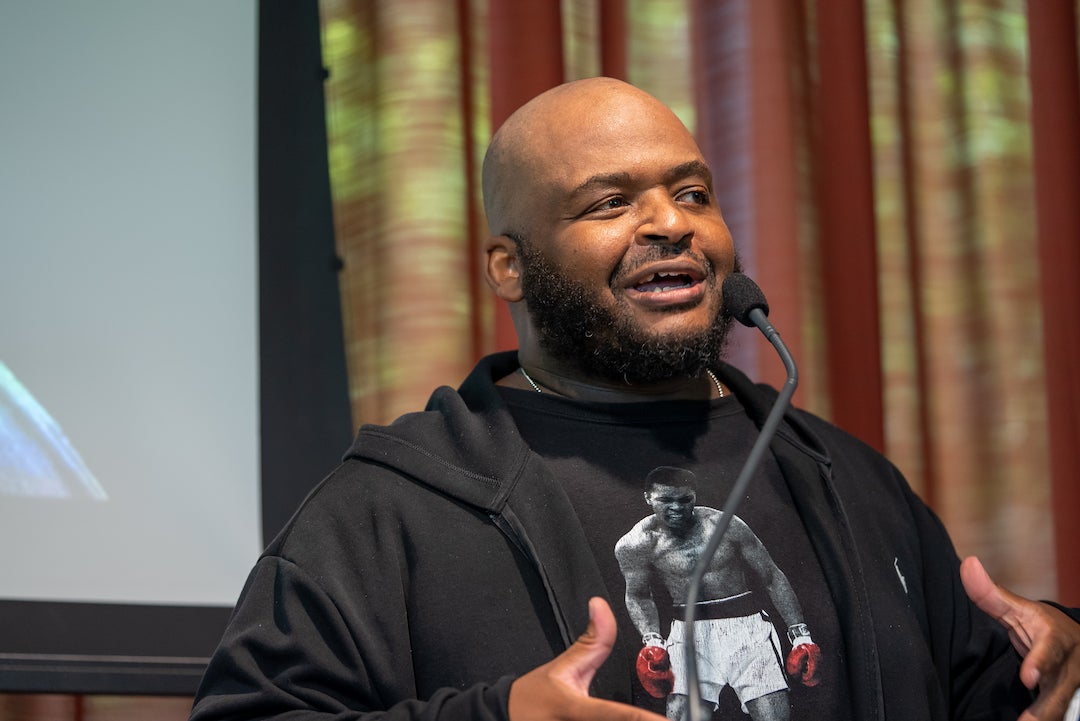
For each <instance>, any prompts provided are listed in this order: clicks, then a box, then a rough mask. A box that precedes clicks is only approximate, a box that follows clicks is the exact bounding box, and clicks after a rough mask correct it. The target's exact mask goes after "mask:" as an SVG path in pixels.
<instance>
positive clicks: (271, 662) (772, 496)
mask: <svg viewBox="0 0 1080 721" xmlns="http://www.w3.org/2000/svg"><path fill="white" fill-rule="evenodd" d="M483 174H484V178H483V180H484V193H485V209H486V212H487V217H488V223H489V226H490V228H491V231H492V233H493V237H492V238H491V240H490V242H489V244H488V247H487V265H486V277H487V280H488V283H489V284H490V285H491V287H492V288H493V290H494V292H495V293H496V294H497V295H498V296H499V297H500V298H502V299H504V300H506V301H507V302H509V303H510V307H511V313H512V317H513V320H514V323H515V327H516V330H517V333H518V336H519V341H520V348H519V351H518V352H517V353H516V354H515V353H504V354H499V355H496V356H492V357H489V358H485V359H483V360H482V361H481V362H480V363H479V364H478V365H477V367H476V368H475V369H474V371H473V372H472V373H471V374H470V376H469V377H468V378H467V379H466V380H465V382H464V383H463V384H462V386H461V388H460V389H459V390H457V391H454V390H452V389H449V388H440V389H438V390H436V392H435V393H434V394H433V396H432V398H431V400H430V401H429V404H428V407H427V409H426V410H424V411H423V412H420V413H415V414H409V415H406V416H404V417H402V418H401V419H399V420H398V421H397V422H395V423H394V424H392V425H391V426H387V427H373V426H369V427H364V428H362V429H361V430H360V432H359V434H358V435H357V439H356V442H355V443H354V444H353V446H352V448H350V449H349V451H348V453H347V454H346V457H345V460H344V461H343V462H342V464H341V465H340V466H339V467H338V468H337V469H335V470H334V471H333V472H332V473H331V474H330V476H328V477H327V478H326V479H325V480H324V481H323V482H322V483H321V484H320V485H319V486H318V488H316V490H314V491H313V492H312V493H311V495H310V496H309V497H308V499H307V500H306V501H305V503H304V505H303V507H302V508H301V509H300V510H299V511H298V512H297V514H296V516H295V517H294V518H293V519H292V521H291V522H290V523H289V525H288V527H287V528H286V529H285V530H284V531H283V532H282V533H281V534H280V535H279V536H278V538H277V539H275V540H274V542H273V543H272V544H271V545H270V546H269V547H268V548H267V550H266V551H265V552H264V554H263V555H262V557H261V558H260V559H259V561H258V563H257V564H256V566H255V568H254V569H253V571H252V573H251V575H250V577H249V579H248V582H247V585H246V586H245V588H244V591H243V593H242V596H241V598H240V600H239V602H238V604H237V607H236V611H235V613H234V615H233V617H232V619H231V620H230V622H229V625H228V628H227V629H226V631H225V634H224V637H223V639H222V642H221V645H220V647H219V649H218V650H217V652H216V653H215V655H214V657H213V658H212V659H211V662H210V665H209V667H208V669H207V672H206V676H205V678H204V681H203V684H202V687H201V689H200V691H199V694H198V696H197V698H196V703H195V708H194V710H193V714H192V718H193V719H195V720H196V721H208V720H210V719H255V718H259V719H266V718H271V719H272V718H279V719H290V721H296V720H298V719H312V720H314V719H367V718H370V719H375V718H379V719H412V718H425V719H439V721H447V720H451V719H454V720H456V719H500V720H502V719H507V718H509V719H512V720H513V721H531V720H532V719H538V720H539V719H553V718H559V719H568V720H571V719H582V720H584V719H593V720H595V719H601V720H609V719H610V720H611V721H614V720H616V719H618V720H627V721H630V720H637V721H646V720H647V719H651V720H652V721H660V719H662V718H663V717H662V716H660V715H658V714H655V713H652V712H651V711H649V710H648V709H647V708H642V707H640V706H648V702H649V697H647V694H642V693H640V684H638V682H637V680H636V673H635V670H634V665H635V662H636V658H637V655H638V651H639V648H638V645H637V643H636V639H635V638H634V636H635V635H636V634H635V632H634V628H633V625H632V623H631V622H630V620H629V616H628V614H627V612H626V609H625V608H620V607H619V606H620V604H619V603H618V599H620V598H621V595H622V594H621V593H617V592H613V590H615V591H617V590H618V589H619V588H620V587H621V585H622V575H621V572H620V570H619V568H618V563H617V562H616V560H615V558H614V557H613V554H612V552H611V549H612V548H614V545H615V543H616V542H617V540H618V538H619V537H620V536H621V535H623V533H624V532H625V529H626V528H628V527H630V526H632V525H633V519H634V516H635V515H637V516H640V510H638V509H639V505H638V504H639V503H640V498H641V495H640V494H641V492H642V491H643V490H644V489H643V488H642V487H641V485H640V484H641V482H642V481H641V480H640V479H644V477H645V474H646V472H647V470H646V469H649V468H654V467H656V466H658V465H673V466H680V467H684V468H687V469H688V470H691V471H694V472H695V473H696V474H697V475H698V476H700V477H702V478H706V477H707V478H710V479H717V483H716V484H715V485H716V488H713V487H712V486H711V485H710V487H709V488H710V490H709V492H710V493H717V494H719V493H722V492H723V487H724V486H725V485H726V479H729V478H730V477H732V475H733V474H734V470H735V469H736V468H737V467H738V466H739V465H741V460H742V458H743V457H745V455H746V451H747V448H748V443H747V441H748V440H751V439H752V438H753V437H755V436H756V432H757V427H758V426H759V425H760V423H761V422H762V421H763V419H764V416H765V414H766V413H767V412H768V409H769V407H770V406H771V401H772V398H773V394H771V393H770V392H768V391H766V390H765V389H763V388H760V387H757V386H755V385H754V384H753V383H751V382H750V381H749V380H748V379H747V378H746V377H745V376H743V375H742V374H741V373H739V372H738V371H737V370H735V369H733V368H731V367H730V366H727V365H725V364H724V363H722V362H721V361H719V360H717V358H718V357H719V354H720V351H721V349H722V346H723V341H724V336H725V332H726V326H727V322H726V318H725V316H724V314H723V313H722V307H721V306H722V303H721V297H720V283H721V281H722V279H723V278H724V277H725V276H726V275H727V274H729V273H731V272H732V271H733V270H734V269H735V256H734V250H733V247H732V241H731V236H730V234H729V233H728V230H727V227H726V225H725V224H724V221H723V218H722V217H721V215H720V211H719V209H718V208H717V206H716V201H715V199H714V197H713V193H712V178H711V176H710V174H709V169H708V166H707V165H706V163H705V162H704V159H703V157H702V154H701V152H700V150H699V149H698V147H697V144H696V143H695V142H694V140H693V137H692V136H691V135H690V133H689V132H688V131H687V130H686V128H685V127H684V126H683V125H682V124H681V123H680V122H679V120H678V119H677V118H676V117H675V116H674V115H673V114H672V113H671V112H670V111H669V110H668V109H667V108H666V107H664V106H663V104H661V103H660V102H658V101H657V100H655V99H654V98H652V97H651V96H649V95H647V94H645V93H643V92H641V91H639V90H637V89H635V88H633V87H631V86H629V85H627V84H625V83H621V82H618V81H615V80H610V79H603V78H598V79H591V80H586V81H580V82H576V83H571V84H567V85H564V86H560V87H558V88H555V89H553V90H551V91H548V92H546V93H544V94H542V95H540V96H539V97H537V98H536V99H534V100H533V101H531V102H530V103H528V104H526V105H525V106H524V107H522V108H521V109H520V110H518V111H517V112H516V113H515V114H514V115H513V116H512V117H511V118H510V119H508V120H507V122H506V123H505V124H504V125H503V127H502V128H501V129H500V130H499V131H498V133H497V134H496V136H495V138H494V139H493V141H492V144H491V147H490V149H489V151H488V156H487V158H486V160H485V163H484V173H483ZM770 450H771V453H770V454H769V458H768V459H767V463H766V464H764V467H763V468H762V470H761V473H760V474H759V476H758V477H757V478H756V479H754V487H753V489H752V490H751V492H750V493H749V494H748V497H747V499H746V504H745V506H744V508H745V510H741V511H740V515H742V516H743V517H744V518H746V519H748V522H749V523H751V525H752V527H753V528H754V529H755V531H756V532H757V533H758V534H759V535H760V536H762V540H763V542H764V543H766V544H767V546H768V548H769V549H770V553H771V554H772V555H773V556H774V557H778V556H782V557H783V559H784V560H783V562H782V564H781V565H783V567H784V568H787V569H793V570H795V571H798V573H797V575H796V574H795V573H791V574H789V575H790V577H791V582H792V584H793V586H794V587H795V588H796V589H797V591H798V594H799V597H800V599H802V600H803V607H804V610H805V611H806V612H807V614H813V615H812V617H811V619H810V620H808V621H807V623H808V624H810V625H811V627H813V628H814V635H815V640H816V641H817V642H818V643H819V644H820V646H821V649H822V654H823V664H824V666H825V667H826V669H828V668H834V669H836V671H835V673H833V674H832V675H831V676H829V675H828V674H827V677H826V678H825V679H824V680H823V681H822V683H821V684H820V685H819V686H817V687H815V688H814V689H813V694H811V695H809V696H808V697H797V695H796V693H795V690H794V689H793V690H792V692H791V701H792V704H793V708H794V710H795V712H796V713H797V714H798V715H799V716H803V717H814V718H844V719H857V720H858V721H872V720H873V719H882V718H886V717H888V718H904V719H911V718H920V719H923V718H925V719H945V718H999V717H1000V718H1006V717H1008V716H1009V715H1010V714H1011V715H1012V716H1014V717H1015V716H1016V715H1017V714H1018V713H1019V712H1020V711H1021V710H1022V709H1023V708H1024V707H1026V706H1027V705H1029V704H1031V703H1032V697H1031V694H1030V692H1029V691H1028V689H1034V688H1035V687H1036V686H1038V688H1039V695H1038V699H1037V700H1036V701H1035V702H1034V705H1033V706H1032V708H1033V710H1034V711H1035V712H1036V713H1037V714H1039V718H1040V719H1047V718H1053V719H1056V718H1060V717H1061V714H1062V712H1063V710H1064V708H1065V704H1066V703H1067V702H1068V698H1069V696H1070V695H1071V694H1072V692H1073V690H1074V689H1075V688H1076V686H1077V684H1078V681H1080V651H1078V647H1080V626H1078V625H1077V624H1076V623H1075V622H1074V621H1073V620H1071V619H1070V618H1069V617H1068V616H1066V615H1065V613H1064V612H1062V611H1060V610H1058V609H1056V608H1053V607H1051V606H1048V605H1045V604H1039V603H1034V602H1030V601H1026V600H1024V599H1019V598H1017V597H1014V596H1012V595H1010V594H1008V593H1007V592H1004V591H1002V590H1000V589H998V588H997V587H995V586H994V585H993V584H992V582H991V581H990V580H989V579H988V578H987V577H986V575H985V573H984V572H983V571H982V569H981V567H979V566H978V565H977V563H970V564H965V567H964V580H965V583H966V585H967V588H968V589H969V591H970V592H971V594H972V597H973V598H975V599H976V600H977V601H978V603H979V604H980V605H981V606H982V607H983V608H986V609H987V610H988V611H989V612H990V614H992V615H993V616H994V617H996V618H999V619H1001V621H1002V623H1003V624H1005V625H1006V626H1007V627H1008V628H1009V631H1010V633H1012V635H1013V636H1014V638H1016V639H1017V644H1018V647H1020V648H1021V652H1022V653H1024V654H1026V656H1024V658H1023V664H1021V663H1020V661H1021V657H1020V655H1018V654H1017V653H1016V652H1015V651H1014V650H1013V649H1012V648H1011V646H1010V643H1009V639H1008V635H1007V634H1006V633H1005V632H1004V631H1003V630H1002V629H1001V628H1000V627H999V626H998V625H996V624H995V623H994V622H993V621H992V619H990V617H989V616H987V615H985V614H983V613H982V612H981V611H979V610H978V609H977V608H976V607H975V606H974V605H973V604H972V603H971V602H970V601H969V600H968V598H967V596H966V595H965V593H964V590H963V587H962V586H961V583H960V581H959V578H958V575H959V574H958V565H959V564H958V561H957V559H956V557H955V553H954V552H953V550H952V547H951V545H950V543H949V541H948V538H947V536H946V535H945V533H944V531H943V530H942V529H941V528H940V525H939V524H938V523H937V521H936V520H935V518H934V516H933V515H932V514H931V513H930V512H929V511H928V510H927V509H926V508H925V506H924V505H923V504H922V503H921V502H920V501H919V500H918V498H917V497H915V495H914V494H913V493H912V492H911V491H910V489H909V488H908V487H907V485H906V484H905V483H904V481H903V479H902V478H901V477H900V475H899V474H898V473H897V472H896V470H895V469H894V468H893V467H892V466H891V465H889V464H888V462H887V461H885V460H884V459H882V458H881V457H880V456H879V455H877V454H875V453H873V452H872V451H871V450H869V449H868V448H866V447H865V446H863V445H862V444H860V443H859V442H858V441H856V440H855V439H853V438H851V437H850V436H847V435H846V434H844V433H842V432H841V431H839V430H838V429H836V428H834V427H832V426H830V425H829V424H827V423H825V422H823V421H821V420H819V419H817V418H814V417H812V416H809V415H807V414H803V413H799V412H792V413H791V414H789V416H788V418H787V419H786V421H785V423H784V427H783V429H782V432H781V433H780V434H778V437H777V439H776V440H775V442H774V443H773V444H772V445H771V447H770ZM634 479H639V480H637V481H635V480H634ZM700 493H702V494H704V493H705V489H701V490H700ZM701 500H702V501H703V502H705V503H707V504H711V505H716V503H715V501H714V499H713V498H712V497H708V496H704V497H702V498H701ZM901 573H902V574H903V576H904V577H905V579H906V580H904V582H903V583H901V579H900V575H901ZM612 604H614V605H615V606H616V608H615V609H614V610H615V612H614V613H613V609H612V608H611V605H612ZM620 626H621V628H622V630H623V632H622V633H617V629H618V628H619V627H620ZM826 656H828V658H825V657H826ZM590 694H591V695H590ZM635 703H637V704H640V706H635V705H634V704H635Z"/></svg>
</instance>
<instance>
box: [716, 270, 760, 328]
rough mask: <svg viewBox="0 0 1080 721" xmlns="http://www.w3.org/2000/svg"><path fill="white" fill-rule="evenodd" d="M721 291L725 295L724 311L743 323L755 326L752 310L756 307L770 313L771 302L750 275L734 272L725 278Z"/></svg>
mask: <svg viewBox="0 0 1080 721" xmlns="http://www.w3.org/2000/svg"><path fill="white" fill-rule="evenodd" d="M721 292H722V293H723V297H724V312H726V313H727V314H728V315H730V316H731V317H732V318H734V319H735V320H737V321H739V322H740V323H742V324H743V325H746V326H750V327H751V328H753V327H754V321H752V320H750V311H752V310H753V309H754V308H760V309H761V312H762V313H764V314H765V315H768V314H769V303H768V302H767V301H766V300H765V294H764V293H762V292H761V288H759V287H758V284H757V283H755V282H754V281H753V280H751V279H750V276H747V275H743V274H742V273H732V274H731V275H729V276H728V277H726V278H724V285H723V286H722V288H721Z"/></svg>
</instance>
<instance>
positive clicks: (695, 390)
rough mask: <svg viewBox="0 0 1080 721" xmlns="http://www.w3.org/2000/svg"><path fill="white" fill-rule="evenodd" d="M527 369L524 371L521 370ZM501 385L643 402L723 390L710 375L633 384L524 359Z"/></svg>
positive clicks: (590, 398)
mask: <svg viewBox="0 0 1080 721" xmlns="http://www.w3.org/2000/svg"><path fill="white" fill-rule="evenodd" d="M522 370H523V371H524V372H521V371H522ZM499 383H500V385H504V386H508V387H513V388H520V389H523V390H532V391H538V392H540V393H548V394H550V395H554V396H561V397H564V398H572V399H574V400H579V401H586V402H590V403H640V402H644V401H661V400H709V399H712V398H718V397H719V395H720V394H719V392H718V390H717V387H716V385H715V384H714V382H713V380H712V379H711V378H709V376H707V375H703V376H701V377H700V378H688V377H683V378H674V379H671V380H667V381H662V382H658V383H650V384H639V385H632V384H629V383H613V382H610V381H606V380H599V379H593V378H586V377H581V376H580V375H576V374H572V373H568V372H567V371H566V370H564V369H553V368H551V367H546V366H543V365H540V364H536V365H533V364H530V363H529V362H528V361H525V362H523V363H522V368H521V369H519V371H517V372H515V373H511V374H510V375H509V376H506V377H505V378H503V379H502V380H500V381H499Z"/></svg>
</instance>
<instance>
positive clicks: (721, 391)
mask: <svg viewBox="0 0 1080 721" xmlns="http://www.w3.org/2000/svg"><path fill="white" fill-rule="evenodd" d="M518 370H519V371H521V375H523V376H524V377H525V380H527V381H528V382H529V385H531V386H532V387H533V390H534V391H536V392H537V393H543V392H544V391H542V390H540V386H539V385H537V383H536V381H534V380H533V379H532V376H530V375H529V372H528V371H526V370H525V367H524V366H518ZM705 373H706V375H708V376H709V378H711V379H712V382H713V384H714V385H715V386H716V392H717V393H719V394H720V397H721V398H723V397H724V386H722V385H720V380H719V379H718V378H717V377H716V376H715V375H713V372H712V371H711V370H709V369H707V368H706V369H705Z"/></svg>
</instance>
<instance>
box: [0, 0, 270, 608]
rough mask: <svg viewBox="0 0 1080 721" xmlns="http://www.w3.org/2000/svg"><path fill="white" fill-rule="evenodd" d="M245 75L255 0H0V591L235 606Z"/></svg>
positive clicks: (245, 544)
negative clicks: (1, 550)
mask: <svg viewBox="0 0 1080 721" xmlns="http://www.w3.org/2000/svg"><path fill="white" fill-rule="evenodd" d="M255 80H256V6H255V2H254V0H230V1H229V2H224V3H222V2H217V1H216V0H201V1H195V2H182V3H164V2H149V3H148V2H141V1H139V0H126V1H124V0H109V1H106V2H95V3H85V2H80V1H78V0H50V1H49V2H44V3H3V4H0V87H2V88H3V93H4V100H3V104H4V111H3V113H0V138H3V148H4V151H3V158H4V160H3V162H2V163H0V237H2V238H3V259H2V261H0V308H2V309H3V321H2V329H0V339H2V343H0V544H3V547H5V548H6V549H9V551H8V553H6V554H5V561H4V564H3V581H2V582H0V598H5V599H19V600H50V601H79V602H86V601H93V602H124V603H131V602H137V603H160V604H211V605H214V604H220V605H231V604H232V603H233V602H235V600H236V596H237V594H238V592H239V590H240V587H241V584H242V583H243V579H244V577H245V575H246V573H247V571H248V569H249V568H250V567H251V565H252V563H253V561H254V559H255V558H256V556H257V554H258V551H259V549H260V547H261V537H260V530H259V467H258V466H259V445H258V440H259V438H258V432H259V423H258V413H259V406H258V387H259V386H258V383H259V377H258V333H257V329H258V307H257V301H258V295H257V285H256V282H257V267H258V266H257V249H258V246H257V237H256V157H255V150H256V84H255Z"/></svg>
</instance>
